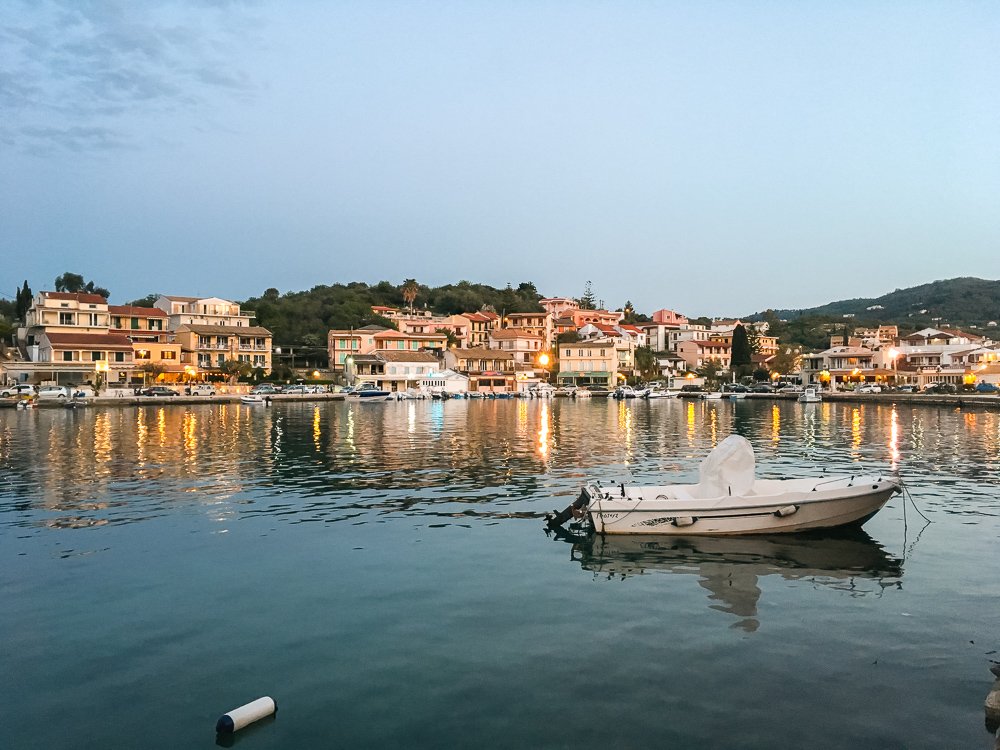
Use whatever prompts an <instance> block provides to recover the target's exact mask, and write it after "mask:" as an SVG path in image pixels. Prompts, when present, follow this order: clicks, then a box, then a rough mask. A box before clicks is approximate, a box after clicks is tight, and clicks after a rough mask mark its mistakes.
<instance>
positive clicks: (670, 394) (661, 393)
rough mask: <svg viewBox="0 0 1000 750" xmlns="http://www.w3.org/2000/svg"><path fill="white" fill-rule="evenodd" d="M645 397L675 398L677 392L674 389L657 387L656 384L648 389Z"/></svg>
mask: <svg viewBox="0 0 1000 750" xmlns="http://www.w3.org/2000/svg"><path fill="white" fill-rule="evenodd" d="M645 398H677V393H676V392H674V391H668V390H665V389H663V388H657V387H656V386H654V387H652V388H650V389H649V392H648V393H647V394H646V396H645Z"/></svg>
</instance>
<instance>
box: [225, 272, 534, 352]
mask: <svg viewBox="0 0 1000 750" xmlns="http://www.w3.org/2000/svg"><path fill="white" fill-rule="evenodd" d="M414 291H415V294H414ZM539 299H541V295H540V294H539V293H538V290H537V289H536V288H535V285H534V284H532V283H531V282H523V283H521V284H518V286H517V287H516V288H514V287H512V286H510V285H508V286H507V287H506V288H505V289H496V288H494V287H491V286H488V285H486V284H473V283H472V282H469V281H459V282H458V283H457V284H446V285H444V286H439V287H428V286H425V285H423V284H418V283H417V282H416V281H414V280H413V279H407V280H405V281H404V282H403V283H402V284H399V285H395V284H392V283H390V282H388V281H380V282H379V283H378V284H374V285H369V284H365V283H362V282H351V283H348V284H333V285H332V286H325V285H324V286H315V287H313V288H312V289H310V290H308V291H304V292H286V293H285V294H281V293H280V292H279V291H278V290H277V289H274V288H271V289H268V290H266V291H265V292H264V294H263V295H262V296H260V297H251V298H250V299H247V300H245V301H244V302H243V303H242V304H243V305H244V306H245V307H246V309H248V310H253V311H255V312H256V313H257V321H258V322H259V323H260V325H262V326H264V327H266V328H269V329H270V330H271V331H272V332H273V333H274V342H275V343H276V344H300V345H304V346H325V345H326V334H327V331H328V330H330V329H348V328H360V327H361V326H365V325H371V324H376V325H382V326H385V327H387V328H393V327H395V326H394V325H393V323H392V322H390V321H388V320H386V319H385V318H382V317H379V316H378V315H375V314H373V313H372V309H371V308H372V306H373V305H376V306H378V305H385V306H387V307H398V308H406V307H410V305H411V304H412V306H413V309H414V310H430V311H431V312H433V313H436V314H439V315H454V314H457V313H463V312H474V311H476V310H483V309H487V310H493V311H495V312H497V313H504V312H538V311H540V310H541V309H542V307H541V305H539V304H538V300H539Z"/></svg>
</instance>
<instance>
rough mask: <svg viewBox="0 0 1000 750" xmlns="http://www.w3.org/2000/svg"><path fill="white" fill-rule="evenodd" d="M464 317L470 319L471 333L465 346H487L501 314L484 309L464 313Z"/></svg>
mask: <svg viewBox="0 0 1000 750" xmlns="http://www.w3.org/2000/svg"><path fill="white" fill-rule="evenodd" d="M462 317H463V318H465V319H466V320H468V321H469V335H468V336H467V337H466V340H465V341H464V343H463V346H468V347H476V346H486V345H487V344H488V343H489V336H490V331H492V330H493V328H494V326H495V324H496V322H497V320H499V317H500V316H498V315H496V314H495V313H490V312H486V311H484V312H474V313H462Z"/></svg>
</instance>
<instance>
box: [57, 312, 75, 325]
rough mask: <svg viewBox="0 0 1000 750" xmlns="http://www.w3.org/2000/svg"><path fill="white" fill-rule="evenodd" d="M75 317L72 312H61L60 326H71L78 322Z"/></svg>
mask: <svg viewBox="0 0 1000 750" xmlns="http://www.w3.org/2000/svg"><path fill="white" fill-rule="evenodd" d="M75 317H76V316H74V315H73V313H71V312H61V313H59V325H61V326H71V325H73V324H74V323H75V322H76V321H75Z"/></svg>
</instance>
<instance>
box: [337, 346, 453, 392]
mask: <svg viewBox="0 0 1000 750" xmlns="http://www.w3.org/2000/svg"><path fill="white" fill-rule="evenodd" d="M438 365H439V361H438V358H437V357H436V356H434V355H433V354H432V353H430V352H422V351H407V350H403V351H399V350H389V349H386V350H381V351H375V352H372V353H371V354H359V355H357V356H356V357H354V358H353V360H352V362H351V365H350V369H349V374H350V375H351V376H352V380H353V381H355V382H357V383H374V384H375V386H376V387H378V388H381V389H382V390H387V391H405V390H408V389H410V388H418V387H419V386H420V384H421V381H422V380H424V379H425V378H426V377H427V376H428V374H429V373H432V372H436V371H437V369H438Z"/></svg>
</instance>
